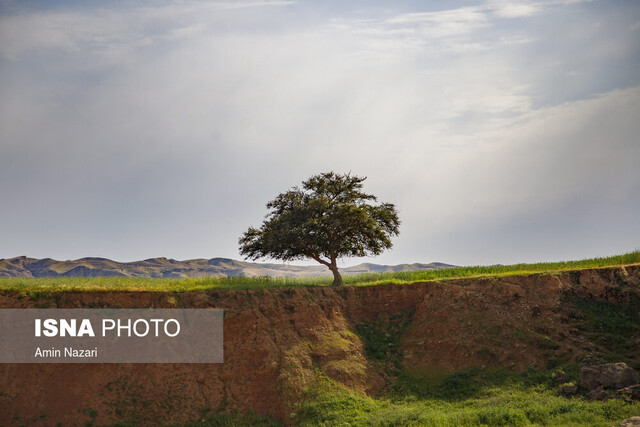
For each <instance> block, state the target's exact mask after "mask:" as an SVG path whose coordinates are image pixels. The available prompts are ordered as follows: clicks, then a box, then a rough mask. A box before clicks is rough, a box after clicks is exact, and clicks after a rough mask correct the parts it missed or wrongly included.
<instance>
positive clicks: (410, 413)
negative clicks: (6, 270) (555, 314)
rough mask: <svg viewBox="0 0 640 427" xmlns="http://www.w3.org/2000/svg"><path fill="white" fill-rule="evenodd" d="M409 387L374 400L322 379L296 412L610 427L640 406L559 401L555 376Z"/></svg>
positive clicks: (323, 417)
mask: <svg viewBox="0 0 640 427" xmlns="http://www.w3.org/2000/svg"><path fill="white" fill-rule="evenodd" d="M404 381H405V385H406V386H407V388H405V389H398V388H394V389H393V390H392V391H390V392H389V393H387V394H386V395H384V396H381V397H378V398H374V397H368V396H366V395H362V394H357V393H353V392H351V391H349V390H346V389H344V388H341V387H339V386H337V385H335V384H331V383H330V380H326V379H325V380H323V381H322V382H321V384H320V385H319V386H316V387H315V388H314V390H313V392H312V393H311V395H310V396H309V399H308V400H306V401H305V402H304V403H303V404H302V405H301V407H300V409H299V410H298V411H297V412H296V414H295V418H294V422H295V424H296V425H302V426H307V425H308V426H315V425H321V426H336V425H354V426H452V427H453V426H519V425H548V426H571V425H574V426H577V425H590V426H609V425H611V424H613V423H614V422H619V421H621V420H622V419H624V418H626V417H629V416H632V415H635V414H637V413H638V411H640V404H638V403H635V404H627V403H625V402H623V401H620V400H612V401H608V402H591V401H587V400H585V399H583V398H582V397H574V398H566V397H562V396H559V395H558V393H557V391H556V389H555V387H556V386H555V383H554V382H553V381H552V379H551V372H549V371H542V370H529V371H526V372H524V373H521V374H518V373H514V372H510V371H507V370H504V369H503V370H495V371H482V370H468V371H462V372H456V373H453V374H450V375H446V376H440V378H435V377H433V378H408V377H404Z"/></svg>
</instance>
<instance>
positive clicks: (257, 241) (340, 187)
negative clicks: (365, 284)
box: [239, 172, 400, 286]
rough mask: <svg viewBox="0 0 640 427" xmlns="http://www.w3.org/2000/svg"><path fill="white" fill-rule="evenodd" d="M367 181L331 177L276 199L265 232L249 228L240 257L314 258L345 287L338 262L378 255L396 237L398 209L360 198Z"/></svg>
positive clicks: (316, 178) (325, 175) (318, 178)
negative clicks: (363, 185)
mask: <svg viewBox="0 0 640 427" xmlns="http://www.w3.org/2000/svg"><path fill="white" fill-rule="evenodd" d="M365 179H366V177H364V178H361V177H358V176H351V175H350V174H345V175H340V174H336V173H333V172H328V173H323V174H320V175H315V176H312V177H311V178H309V179H308V180H306V181H304V182H303V183H302V188H299V187H293V188H292V189H291V190H289V191H287V192H285V193H282V194H280V195H278V197H276V199H275V200H272V201H271V202H269V203H267V209H270V212H269V213H268V214H267V215H266V219H265V220H264V222H263V223H262V227H260V228H253V227H249V229H248V230H247V231H246V232H245V233H244V234H243V235H242V237H241V238H240V241H239V243H240V253H241V254H242V255H243V256H245V257H246V258H249V259H254V260H256V259H258V258H275V259H280V260H283V261H291V260H296V259H304V258H311V259H313V260H315V261H317V262H319V263H320V264H323V265H326V266H327V267H328V268H329V270H331V272H332V273H333V285H334V286H341V285H342V276H341V275H340V272H339V271H338V265H337V264H336V260H337V259H338V258H342V257H349V256H357V257H361V256H370V255H379V254H380V253H381V252H382V251H383V250H385V249H389V248H391V246H392V243H391V239H390V238H391V236H397V235H398V227H399V225H400V220H399V219H398V213H397V211H396V208H395V206H394V205H393V204H391V203H382V204H379V205H373V204H370V202H375V201H376V197H375V196H373V195H370V194H366V193H363V192H362V190H361V189H362V182H363V181H364V180H365Z"/></svg>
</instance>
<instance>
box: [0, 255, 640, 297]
mask: <svg viewBox="0 0 640 427" xmlns="http://www.w3.org/2000/svg"><path fill="white" fill-rule="evenodd" d="M637 263H640V251H634V252H629V253H627V254H624V255H616V256H611V257H605V258H591V259H585V260H580V261H565V262H550V263H538V264H515V265H492V266H473V267H456V268H447V269H440V270H425V271H404V272H397V273H365V274H358V275H347V276H345V277H344V283H345V285H350V286H371V285H381V284H388V283H395V284H408V283H415V282H428V281H438V280H449V279H459V278H469V277H498V276H509V275H526V274H536V273H554V272H561V271H565V270H573V269H584V268H601V267H612V266H619V265H628V264H637ZM332 281H333V278H332V277H330V276H329V275H327V276H323V277H304V278H285V277H275V278H274V277H256V278H248V277H224V278H218V277H211V278H199V279H195V278H190V279H160V278H148V277H43V278H0V290H2V289H4V290H19V291H36V292H39V291H44V292H64V291H173V292H185V291H192V290H202V289H269V288H292V287H312V286H330V285H331V282H332Z"/></svg>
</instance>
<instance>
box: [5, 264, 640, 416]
mask: <svg viewBox="0 0 640 427" xmlns="http://www.w3.org/2000/svg"><path fill="white" fill-rule="evenodd" d="M638 301H640V266H639V265H634V266H627V267H617V268H604V269H590V270H579V271H568V272H562V273H556V274H548V275H545V274H536V275H528V276H509V277H501V278H487V279H485V278H476V279H460V280H450V281H443V282H439V283H416V284H412V285H380V286H370V287H344V288H295V289H273V290H240V291H217V290H212V291H193V292H185V293H171V292H87V293H80V292H68V293H46V294H31V295H29V294H24V293H20V292H15V291H2V292H1V293H0V307H2V308H29V307H51V308H54V307H61V308H74V307H76V308H86V307H105V308H106V307H112V308H117V307H122V308H124V307H127V308H172V307H179V308H182V307H185V308H206V307H215V308H222V309H224V312H225V316H224V360H225V361H224V363H222V364H3V365H0V425H21V424H27V425H55V424H56V423H62V424H63V425H68V424H72V425H73V424H85V423H86V422H94V423H97V424H111V423H116V422H126V421H131V422H134V423H136V424H172V423H185V422H189V421H196V420H199V419H202V418H203V417H205V416H206V415H207V414H211V413H213V412H215V411H222V412H225V411H234V410H237V411H240V412H249V411H250V412H253V413H255V414H259V415H269V416H272V417H274V418H277V419H279V420H281V421H283V422H284V423H290V415H291V414H292V413H293V412H295V409H296V404H297V403H298V402H299V401H300V400H301V399H303V398H304V396H305V390H307V389H308V388H309V387H311V386H313V384H314V383H315V382H316V381H317V380H318V379H319V378H321V377H322V378H326V377H328V378H330V379H332V380H334V381H336V382H338V383H340V384H342V385H344V386H346V387H349V388H351V389H353V390H358V391H361V392H363V393H369V394H375V393H380V392H382V391H383V390H384V388H385V387H386V386H387V383H388V381H389V377H388V374H387V373H385V370H384V369H383V368H381V366H380V364H379V363H376V362H375V361H373V360H371V358H368V357H367V352H366V351H365V344H366V343H365V341H364V340H363V338H362V331H363V330H366V327H368V326H371V327H373V326H375V325H378V326H380V325H386V327H388V328H387V329H386V330H387V331H396V333H397V334H398V336H400V337H401V338H400V340H399V343H400V344H399V348H398V349H395V350H392V349H390V350H389V351H397V354H398V357H399V358H400V360H401V362H402V366H403V369H404V370H405V371H406V372H407V373H409V374H411V375H417V376H419V375H436V374H439V373H446V372H453V371H456V370H460V369H466V368H472V367H485V368H488V367H508V368H512V369H514V370H523V369H525V368H527V367H530V366H538V367H545V366H548V365H549V364H550V363H554V361H573V362H578V363H595V362H600V361H604V360H603V357H604V356H603V355H604V354H606V353H607V352H610V350H611V349H610V348H604V347H605V346H606V345H607V344H606V343H604V342H602V341H601V340H596V339H594V338H593V335H592V334H591V333H590V331H589V330H588V328H585V327H584V322H583V321H582V318H581V313H580V310H579V309H578V308H576V307H579V306H580V304H581V303H583V302H586V303H589V304H590V303H597V304H604V305H605V306H614V307H615V306H620V307H629V306H630V305H636V304H637V302H638ZM2 326H6V325H2ZM363 327H364V329H363ZM634 339H635V345H634V346H632V348H631V350H630V352H629V351H628V352H627V353H626V356H627V357H628V358H630V359H631V360H635V361H638V360H640V337H635V338H634ZM636 367H637V366H636Z"/></svg>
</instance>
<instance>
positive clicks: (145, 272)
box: [0, 256, 454, 278]
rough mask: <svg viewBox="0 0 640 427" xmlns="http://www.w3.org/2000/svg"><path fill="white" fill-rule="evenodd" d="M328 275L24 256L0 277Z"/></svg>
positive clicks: (3, 263) (223, 262) (317, 269)
mask: <svg viewBox="0 0 640 427" xmlns="http://www.w3.org/2000/svg"><path fill="white" fill-rule="evenodd" d="M448 267H454V266H453V265H449V264H443V263H439V262H432V263H430V264H400V265H378V264H370V263H365V264H360V265H356V266H353V267H346V268H342V269H341V271H342V273H343V274H360V273H382V272H393V271H415V270H430V269H436V268H448ZM327 275H330V271H329V270H328V269H327V268H326V267H324V266H322V265H317V266H297V265H288V264H275V263H271V264H263V263H255V262H246V261H236V260H233V259H229V258H211V259H204V258H199V259H191V260H186V261H176V260H175V259H167V258H150V259H145V260H144V261H134V262H116V261H112V260H110V259H106V258H80V259H76V260H67V261H58V260H55V259H51V258H44V259H35V258H28V257H26V256H21V257H16V258H8V259H0V277H98V276H101V277H117V276H121V277H125V276H126V277H168V278H178V277H232V276H243V277H258V276H271V277H278V276H280V277H302V276H327Z"/></svg>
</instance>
